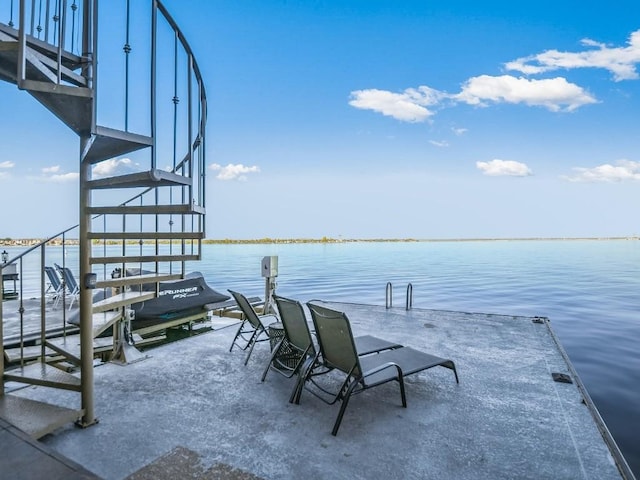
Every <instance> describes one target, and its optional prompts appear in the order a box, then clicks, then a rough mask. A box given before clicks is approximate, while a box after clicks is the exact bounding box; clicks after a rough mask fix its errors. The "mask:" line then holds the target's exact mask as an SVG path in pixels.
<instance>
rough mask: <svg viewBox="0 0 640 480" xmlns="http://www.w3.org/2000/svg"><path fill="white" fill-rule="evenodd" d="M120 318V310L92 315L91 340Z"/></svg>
mask: <svg viewBox="0 0 640 480" xmlns="http://www.w3.org/2000/svg"><path fill="white" fill-rule="evenodd" d="M121 318H122V312H121V311H120V310H113V311H109V312H98V313H94V314H93V317H92V319H93V338H95V337H97V336H98V335H100V334H101V333H102V332H104V331H105V330H106V329H107V328H109V327H110V326H112V325H113V324H114V323H116V322H117V321H118V320H120V319H121Z"/></svg>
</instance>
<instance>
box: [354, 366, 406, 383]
mask: <svg viewBox="0 0 640 480" xmlns="http://www.w3.org/2000/svg"><path fill="white" fill-rule="evenodd" d="M391 367H395V368H396V370H397V371H398V379H400V378H402V377H403V376H404V374H403V373H402V368H400V365H398V364H397V363H393V362H387V363H383V364H382V365H378V366H377V367H375V368H372V369H371V370H367V371H366V372H363V373H362V378H366V377H369V376H371V375H374V374H376V373H378V372H381V371H382V370H386V369H387V368H391Z"/></svg>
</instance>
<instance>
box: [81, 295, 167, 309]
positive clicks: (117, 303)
mask: <svg viewBox="0 0 640 480" xmlns="http://www.w3.org/2000/svg"><path fill="white" fill-rule="evenodd" d="M155 296H156V292H122V293H118V294H116V295H113V296H111V297H108V298H105V299H104V300H100V301H99V302H96V303H94V304H93V312H94V313H99V312H106V311H107V310H112V309H115V308H118V307H123V306H125V305H131V304H132V303H139V302H144V301H146V300H151V299H152V298H155Z"/></svg>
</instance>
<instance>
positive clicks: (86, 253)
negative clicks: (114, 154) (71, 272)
mask: <svg viewBox="0 0 640 480" xmlns="http://www.w3.org/2000/svg"><path fill="white" fill-rule="evenodd" d="M90 141H91V135H90V134H89V135H83V136H81V137H80V152H81V154H80V155H81V156H82V152H84V151H85V149H86V148H87V144H88V143H89V142H90ZM90 175H91V165H90V164H89V162H86V161H82V159H81V161H80V222H79V226H80V228H79V236H80V238H79V241H80V298H79V300H78V303H79V304H80V372H81V382H82V390H81V392H82V409H83V411H84V415H83V416H82V419H81V420H80V422H79V424H80V426H82V427H88V426H90V425H93V424H94V423H97V421H98V420H97V419H96V418H95V413H94V405H93V319H92V315H93V305H92V302H93V298H92V297H93V295H92V292H93V290H91V289H90V288H87V285H86V282H85V279H86V278H87V275H88V274H90V273H91V264H90V258H91V240H90V239H89V235H88V234H89V229H90V226H91V215H89V214H87V209H88V207H89V206H91V191H90V190H89V188H88V186H87V182H88V181H89V180H90V179H91V178H90Z"/></svg>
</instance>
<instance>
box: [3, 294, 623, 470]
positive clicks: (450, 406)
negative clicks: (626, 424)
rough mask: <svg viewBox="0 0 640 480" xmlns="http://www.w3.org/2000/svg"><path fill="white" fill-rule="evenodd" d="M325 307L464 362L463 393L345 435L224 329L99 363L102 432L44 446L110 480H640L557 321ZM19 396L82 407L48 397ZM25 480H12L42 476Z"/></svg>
mask: <svg viewBox="0 0 640 480" xmlns="http://www.w3.org/2000/svg"><path fill="white" fill-rule="evenodd" d="M328 305H329V306H330V307H332V308H336V309H338V310H343V311H345V312H347V314H348V316H349V318H350V320H351V324H352V329H353V331H354V334H355V335H365V334H371V335H376V336H379V337H382V338H385V339H388V340H390V341H394V342H398V343H401V344H403V345H406V346H411V347H414V348H416V349H419V350H423V351H425V352H428V353H431V354H434V355H438V356H441V357H445V358H450V359H452V360H454V361H455V363H456V366H457V368H458V373H459V376H460V384H456V382H455V379H454V376H453V373H452V372H451V370H448V369H446V368H441V367H435V368H432V369H429V370H426V371H424V372H421V373H419V374H417V375H413V376H410V377H408V378H407V380H406V391H407V402H408V406H407V408H406V409H404V408H402V406H401V403H400V398H399V393H398V385H397V384H396V383H395V382H391V383H389V384H386V385H383V386H381V387H377V388H374V389H371V390H369V391H367V392H364V393H363V394H361V395H357V396H356V397H354V398H353V399H352V400H351V402H350V404H349V408H348V409H347V411H346V414H345V417H344V420H343V422H342V426H341V428H340V431H339V433H338V435H337V436H336V437H333V436H332V435H331V427H332V425H333V422H334V420H335V417H336V415H337V413H338V408H339V407H338V406H337V405H333V406H328V405H326V404H324V403H322V402H321V401H320V400H318V399H317V398H315V397H314V396H313V395H311V394H309V393H308V392H305V393H303V395H302V401H301V403H300V405H294V404H290V403H289V402H288V398H289V394H290V393H291V390H292V388H293V382H294V380H293V379H287V378H285V377H283V376H281V375H278V374H277V373H276V372H270V373H269V375H268V376H267V379H266V381H265V382H264V383H262V382H261V381H260V377H261V375H262V372H263V369H264V367H265V365H266V363H267V361H268V358H269V353H270V352H269V343H268V342H263V343H260V344H258V345H257V346H256V348H255V350H254V353H253V355H252V357H251V359H250V361H249V364H248V365H247V366H244V365H243V363H244V358H245V352H243V351H241V350H236V349H234V351H233V352H229V346H230V345H231V340H232V338H233V336H234V334H235V330H236V328H237V323H236V322H237V321H234V320H230V319H214V322H218V323H217V324H215V325H214V330H213V331H211V332H208V333H204V334H201V335H198V336H194V337H190V338H186V339H183V340H180V341H177V342H174V343H170V344H166V345H163V346H161V347H157V348H154V349H150V350H147V351H146V352H145V353H146V354H147V358H146V359H145V360H142V361H139V362H135V363H131V364H129V365H125V366H121V365H117V364H112V363H105V364H102V365H98V366H97V367H96V368H95V396H96V406H95V409H96V413H97V416H98V418H99V423H98V424H96V425H94V426H92V427H89V428H87V429H79V428H77V427H75V426H74V425H73V424H69V425H67V426H64V427H62V428H60V429H58V430H57V431H55V432H54V433H53V434H51V435H47V436H45V437H43V438H42V440H41V442H40V443H41V444H42V445H43V448H46V449H47V451H51V452H55V454H56V455H60V456H61V458H65V459H68V460H69V462H70V464H71V465H78V466H79V468H82V469H86V471H88V472H91V473H93V474H95V475H96V476H97V477H99V478H104V479H163V478H191V479H213V478H221V479H280V478H314V479H315V478H318V479H322V478H331V479H360V478H361V479H377V478H381V479H396V478H397V479H425V478H438V479H514V478H518V479H527V478H531V479H599V480H600V479H620V478H633V476H632V475H631V476H629V475H630V473H629V472H627V471H626V470H625V467H626V464H625V462H624V459H622V458H621V456H620V454H619V451H618V450H617V447H616V445H615V442H613V440H612V439H611V438H610V436H609V435H608V431H607V430H606V426H604V425H603V424H602V423H601V420H600V419H599V415H598V414H597V411H594V410H593V407H592V405H591V402H590V399H589V398H588V394H587V395H585V394H584V393H583V392H582V390H581V382H580V380H579V378H578V377H577V375H576V374H575V371H574V370H573V368H572V367H571V365H570V363H569V362H568V359H567V358H566V356H565V355H564V353H563V351H562V348H561V347H560V346H559V344H558V343H557V340H556V338H555V336H554V335H553V332H552V330H551V328H550V325H549V323H548V321H547V320H546V319H542V320H540V319H537V318H531V317H513V316H500V315H485V314H475V313H474V314H468V313H461V312H443V311H433V310H422V309H413V310H409V311H406V310H404V308H393V309H389V310H387V309H385V308H384V307H377V306H367V305H357V304H344V303H341V304H335V303H331V304H328ZM229 324H231V325H229ZM226 325H229V326H226ZM554 377H555V378H556V380H554ZM557 380H561V381H557ZM567 380H568V381H570V382H572V383H567ZM8 394H9V395H16V396H20V397H25V398H30V399H34V400H40V401H46V402H49V403H54V404H57V405H75V404H76V403H77V401H78V399H77V394H74V393H69V392H65V391H60V390H52V389H48V388H45V387H27V388H16V389H15V390H14V391H12V392H9V393H8ZM3 442H4V441H3ZM0 452H1V453H0V467H1V468H0V471H2V472H3V473H4V472H6V471H7V469H6V468H7V467H8V465H10V464H9V463H8V462H9V461H10V460H9V459H8V458H7V455H6V453H5V452H6V451H5V450H0ZM47 458H49V457H47ZM36 463H37V462H36ZM23 468H27V467H23ZM626 468H627V469H628V467H626ZM21 473H25V474H26V473H28V472H26V471H21V472H12V476H10V477H9V478H38V477H30V476H28V475H23V476H22V477H21V476H20V475H21ZM81 474H82V473H81Z"/></svg>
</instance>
